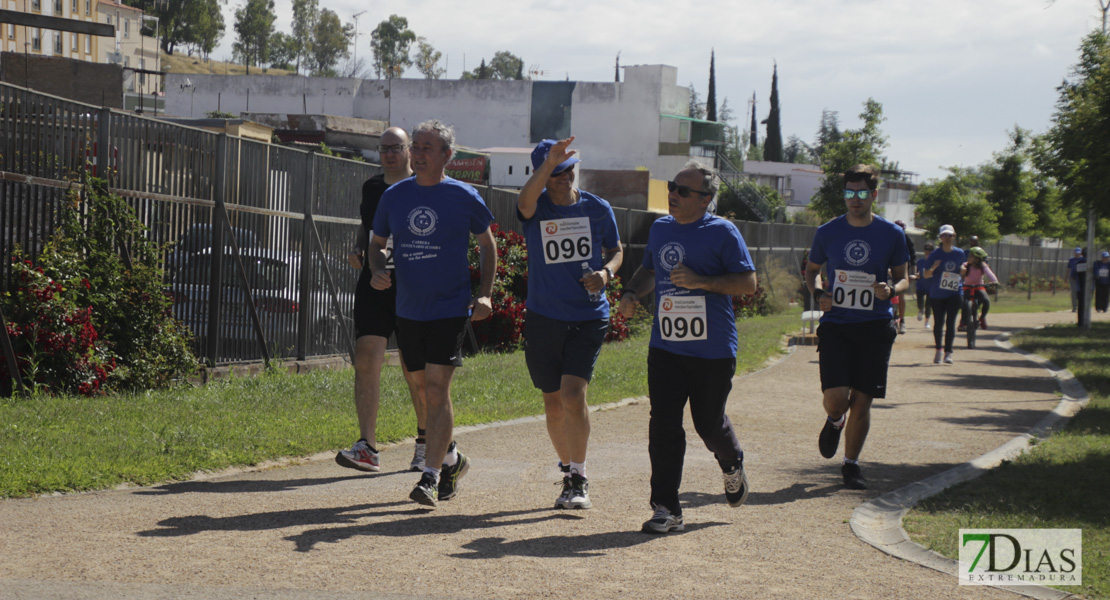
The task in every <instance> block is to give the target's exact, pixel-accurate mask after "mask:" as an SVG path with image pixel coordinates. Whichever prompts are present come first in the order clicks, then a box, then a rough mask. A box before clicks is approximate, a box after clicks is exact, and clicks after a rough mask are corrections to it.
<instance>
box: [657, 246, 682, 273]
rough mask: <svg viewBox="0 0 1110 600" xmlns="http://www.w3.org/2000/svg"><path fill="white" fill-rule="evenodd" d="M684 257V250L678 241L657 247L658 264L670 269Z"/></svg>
mask: <svg viewBox="0 0 1110 600" xmlns="http://www.w3.org/2000/svg"><path fill="white" fill-rule="evenodd" d="M684 258H686V250H684V249H683V248H682V244H679V243H678V242H669V243H667V244H664V245H663V247H662V248H660V249H659V264H661V265H663V268H664V269H666V270H668V271H670V270H671V269H673V268H675V267H676V266H678V263H680V262H682V260H683V259H684Z"/></svg>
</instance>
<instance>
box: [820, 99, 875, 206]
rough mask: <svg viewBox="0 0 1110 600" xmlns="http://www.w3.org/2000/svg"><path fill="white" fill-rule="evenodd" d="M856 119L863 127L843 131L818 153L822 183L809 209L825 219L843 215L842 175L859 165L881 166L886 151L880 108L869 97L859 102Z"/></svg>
mask: <svg viewBox="0 0 1110 600" xmlns="http://www.w3.org/2000/svg"><path fill="white" fill-rule="evenodd" d="M859 118H860V120H861V121H863V126H862V127H860V128H859V129H849V130H846V131H844V133H843V134H842V135H841V139H840V140H839V141H837V142H833V143H830V144H827V145H826V146H825V148H824V151H823V152H822V154H821V169H822V170H823V171H824V172H825V180H824V182H823V183H822V184H821V188H820V189H819V190H818V191H817V193H816V194H814V195H813V200H812V202H811V203H810V207H812V208H813V210H814V211H816V212H817V214H818V215H821V218H823V219H825V220H829V219H832V218H833V217H836V216H839V215H842V214H844V213H845V212H846V211H847V207H846V206H845V204H844V179H843V175H844V172H845V171H847V170H848V169H849V168H850V167H852V166H853V165H857V164H860V163H863V164H869V165H875V166H876V167H878V166H879V165H881V164H882V163H883V156H882V152H883V150H884V149H885V148H886V136H885V135H883V132H882V130H881V129H879V124H881V123H882V122H883V121H884V120H885V119H884V117H883V105H882V104H879V103H878V102H876V101H875V99H873V98H868V99H867V101H866V102H864V103H863V112H862V113H860V115H859Z"/></svg>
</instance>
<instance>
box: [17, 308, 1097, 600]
mask: <svg viewBox="0 0 1110 600" xmlns="http://www.w3.org/2000/svg"><path fill="white" fill-rule="evenodd" d="M1071 317H1072V315H1071V313H1050V314H1049V313H1046V314H1035V315H1024V314H1023V315H992V317H991V325H992V328H991V329H990V330H989V331H987V332H982V333H981V334H980V335H981V340H982V341H981V343H980V349H978V350H974V351H968V350H963V351H960V350H957V353H956V364H954V365H943V366H940V365H933V364H932V355H933V352H932V350H931V346H932V336H931V332H927V331H925V330H923V329H922V328H921V324H920V323H918V322H916V321H911V323H910V332H909V333H908V334H907V335H904V336H901V337H900V338H899V340H898V342H897V343H896V344H895V350H894V354H893V357H892V362H891V367H890V385H889V389H890V392H889V397H888V399H887V400H886V401H884V402H877V403H876V406H875V409H874V411H873V422H872V429H871V434H870V438H869V440H868V443H867V447H866V448H865V451H864V455H863V460H864V463H863V466H864V472H865V474H866V475H867V477H868V479H869V480H870V481H871V484H872V489H871V490H869V491H866V492H855V491H848V490H845V489H843V487H842V485H841V478H840V469H839V458H838V459H834V460H824V459H822V458H821V456H820V455H819V454H818V452H817V447H816V446H817V433H818V431H819V430H820V427H821V424H822V419H823V412H822V410H821V407H820V400H819V384H818V376H817V363H816V358H817V355H816V353H815V352H814V349H813V348H812V347H799V348H797V350H796V351H795V352H794V353H793V354H791V355H790V356H788V357H786V358H785V359H783V360H782V361H781V362H779V363H777V364H776V365H775V366H773V367H771V368H769V369H766V370H764V371H761V372H759V373H756V374H753V375H749V376H747V377H743V378H740V379H737V380H736V382H735V385H734V390H733V397H732V400H731V401H730V410H729V414H730V416H731V417H732V419H733V422H734V423H735V424H736V426H737V428H738V434H739V436H740V441H741V444H742V446H743V447H744V449H745V452H746V466H747V469H748V472H749V477H750V479H751V485H752V490H753V491H752V493H751V495H750V497H749V499H748V503H747V504H746V505H745V506H743V507H741V508H738V509H732V508H729V507H728V505H727V504H725V503H724V501H723V500H724V498H723V487H722V482H721V476H720V472H719V470H718V468H717V466H716V462H715V461H714V460H713V458H712V456H711V455H710V454H709V452H708V451H706V450H705V447H704V446H703V445H702V444H701V442H700V440H698V439H697V437H696V435H695V434H694V432H693V428H692V427H690V426H689V420H688V419H687V433H688V444H687V454H686V471H685V478H684V481H683V493H682V501H683V505H684V512H685V516H686V522H687V526H686V529H687V530H686V532H685V533H682V534H671V535H667V536H650V535H647V534H643V533H641V532H640V524H641V523H642V522H643V521H644V520H645V519H647V518H649V517H650V513H651V511H650V508H649V507H648V502H647V497H648V472H649V467H648V458H647V421H648V406H647V402H646V400H642V401H640V402H638V403H634V404H630V405H627V406H623V407H620V408H616V409H612V410H604V411H600V412H597V413H594V414H593V416H592V423H593V434H592V440H591V449H590V460H589V474H590V481H591V496H592V498H593V502H594V509H593V510H589V511H578V512H574V513H568V512H565V511H555V510H551V509H550V507H551V506H552V504H553V502H554V499H555V497H556V496H557V495H558V491H559V488H558V486H557V485H556V481H557V477H556V475H555V469H554V461H555V456H554V454H553V452H552V450H551V446H550V443H549V442H548V439H547V434H546V430H545V428H544V425H543V423H542V421H539V420H530V421H527V422H521V423H514V424H511V425H509V426H502V427H490V428H483V429H477V430H473V431H466V432H463V433H460V434H459V435H458V436H457V438H458V440H459V444H460V448H461V449H462V450H463V451H464V452H465V453H466V454H467V455H468V456H470V457H471V459H472V460H473V464H474V466H473V468H472V469H471V471H470V474H469V475H468V476H467V477H466V479H464V480H463V485H462V490H461V491H460V493H459V496H458V498H456V499H454V500H452V501H449V502H443V503H441V504H440V507H439V508H438V509H437V510H435V511H432V512H428V511H426V510H424V509H422V508H418V507H417V506H416V505H415V504H414V503H412V502H411V501H409V500H408V499H407V495H408V492H409V490H410V489H411V487H412V485H413V484H414V483H415V482H416V479H417V477H416V476H415V475H414V474H412V473H408V472H404V471H402V470H401V469H404V468H405V467H407V465H408V460H409V458H410V456H411V452H412V448H411V445H410V444H401V445H397V446H393V447H389V448H386V449H384V450H383V454H382V464H383V466H384V471H383V472H382V473H380V474H374V475H366V474H360V473H356V472H354V471H350V470H346V469H343V468H340V467H338V466H337V465H335V463H334V462H332V461H331V457H330V455H329V456H324V457H313V459H310V460H306V461H305V462H303V463H302V464H298V465H294V466H286V467H282V468H274V469H268V470H261V471H252V472H244V473H240V474H237V475H233V476H225V477H217V478H209V479H202V480H197V481H191V482H184V483H175V484H167V485H160V486H155V487H150V488H136V489H130V490H116V491H108V492H99V493H89V494H77V495H70V496H53V497H42V498H35V499H26V500H6V501H0V598H24V597H26V598H109V597H111V598H255V597H257V598H277V599H280V598H293V599H300V598H335V599H339V598H360V599H365V598H423V597H431V596H435V597H442V598H555V597H572V598H714V599H716V598H725V597H734V598H756V597H758V598H829V597H839V598H926V597H928V598H1015V597H1016V596H1013V595H1011V594H1009V593H1007V592H1003V591H999V590H991V589H985V588H981V587H974V588H973V587H963V588H961V587H960V586H958V585H957V582H956V580H955V579H954V578H952V577H950V576H947V575H944V574H941V573H938V572H935V571H932V570H929V569H926V568H923V567H920V566H918V565H915V564H911V563H907V562H903V561H899V560H897V559H893V558H890V557H888V556H886V555H884V554H882V553H881V552H879V551H878V550H875V549H874V548H872V547H870V546H868V545H866V544H864V543H863V542H861V541H859V540H858V539H857V538H856V537H855V536H853V535H852V532H851V530H850V528H849V526H848V519H849V518H850V516H851V514H852V510H853V509H854V508H855V507H856V506H858V505H859V504H860V503H861V502H863V501H866V500H868V499H871V498H874V497H876V496H879V495H881V494H883V493H885V492H888V491H891V490H894V489H896V488H899V487H901V486H903V485H905V484H907V483H910V482H912V481H916V480H920V479H923V478H925V477H928V476H930V475H933V474H935V473H938V472H940V471H943V470H945V469H948V468H950V467H953V466H955V465H958V464H960V463H962V462H964V461H967V460H968V459H971V458H973V457H976V456H978V455H980V454H983V453H984V452H987V451H988V450H991V449H993V448H995V447H997V446H999V445H1001V444H1002V443H1003V442H1005V441H1006V440H1008V439H1010V438H1011V437H1013V436H1014V435H1016V434H1018V433H1020V432H1022V431H1024V430H1026V429H1028V428H1029V427H1030V426H1032V425H1033V424H1034V423H1035V422H1036V421H1037V420H1038V419H1039V418H1040V417H1041V416H1042V415H1044V413H1045V412H1047V411H1049V410H1051V409H1052V407H1053V406H1055V404H1056V403H1057V401H1058V398H1057V394H1056V391H1057V386H1056V382H1055V380H1054V379H1052V378H1051V377H1050V376H1049V375H1048V373H1047V372H1046V371H1045V370H1044V369H1042V368H1040V367H1037V366H1036V365H1034V364H1033V363H1031V362H1027V361H1025V360H1023V359H1022V358H1021V357H1019V356H1017V355H1015V354H1011V353H1008V352H1006V351H1005V350H1002V349H1000V348H997V347H996V346H994V344H993V343H992V342H991V339H992V338H993V337H994V336H996V335H997V334H998V333H1000V332H1004V331H1013V330H1016V329H1024V328H1029V327H1032V326H1036V325H1039V324H1045V323H1053V322H1066V321H1069V320H1070V319H1071ZM1098 317H1100V318H1106V317H1105V315H1098ZM961 341H962V340H961ZM457 401H458V399H457ZM538 402H539V398H538V395H537V405H538Z"/></svg>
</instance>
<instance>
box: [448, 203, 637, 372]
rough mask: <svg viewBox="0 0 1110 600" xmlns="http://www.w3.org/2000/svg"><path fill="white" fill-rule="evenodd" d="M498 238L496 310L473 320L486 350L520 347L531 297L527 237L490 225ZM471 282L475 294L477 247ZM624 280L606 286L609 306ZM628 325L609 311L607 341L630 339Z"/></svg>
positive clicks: (616, 279)
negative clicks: (481, 318) (528, 301)
mask: <svg viewBox="0 0 1110 600" xmlns="http://www.w3.org/2000/svg"><path fill="white" fill-rule="evenodd" d="M490 229H491V230H492V231H493V237H494V239H495V240H496V241H497V278H496V280H495V281H494V284H493V297H492V298H491V299H490V300H491V302H492V303H493V313H492V314H491V315H490V318H488V319H486V320H484V321H477V322H475V323H472V325H473V327H474V337H475V338H477V341H478V346H479V347H480V348H483V349H486V350H494V351H504V350H513V349H516V348H517V347H519V346H520V342H521V339H522V338H523V335H524V312H525V308H524V302H525V299H526V298H527V296H528V247H527V246H526V245H525V241H524V236H522V235H520V234H519V233H516V232H515V231H506V230H504V229H501V228H500V227H499V226H498V225H497V224H493V225H491V226H490ZM469 261H470V281H471V285H472V288H473V291H474V292H475V293H476V292H477V289H478V283H479V281H480V280H481V270H480V268H479V265H478V247H477V246H474V247H473V248H471V250H470V256H469ZM621 289H622V288H621V283H620V278H619V277H614V278H613V281H612V282H610V283H609V286H608V287H607V288H606V292H605V293H606V297H607V298H608V299H609V305H610V307H615V306H616V303H617V298H619V297H620V290H621ZM628 334H629V330H628V325H627V323H626V320H625V318H624V317H622V316H620V314H618V313H617V311H616V310H615V309H613V310H610V311H609V333H608V335H607V336H606V338H605V340H606V341H621V340H625V339H628Z"/></svg>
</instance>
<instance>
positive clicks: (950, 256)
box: [925, 246, 967, 300]
mask: <svg viewBox="0 0 1110 600" xmlns="http://www.w3.org/2000/svg"><path fill="white" fill-rule="evenodd" d="M938 260H939V261H940V266H938V267H937V269H936V270H935V271H933V284H932V285H930V286H929V297H930V298H936V299H937V300H943V299H945V298H951V297H952V296H963V288H962V287H961V284H962V282H963V278H961V277H960V265H962V264H964V263H965V262H967V252H964V250H963V248H958V247H956V246H953V247H952V251H951V252H945V251H944V246H941V247H940V248H937V249H936V250H933V253H932V254H930V255H929V256H928V258H926V259H925V267H926V268H929V267H932V266H933V263H935V262H936V261H938Z"/></svg>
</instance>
